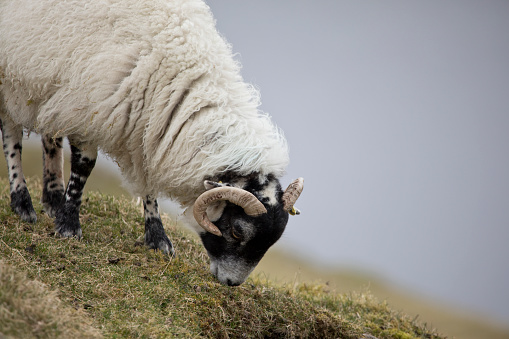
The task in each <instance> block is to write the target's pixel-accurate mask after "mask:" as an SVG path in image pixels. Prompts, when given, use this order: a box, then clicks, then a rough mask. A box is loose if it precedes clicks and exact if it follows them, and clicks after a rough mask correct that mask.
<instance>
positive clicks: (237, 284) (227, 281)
mask: <svg viewBox="0 0 509 339" xmlns="http://www.w3.org/2000/svg"><path fill="white" fill-rule="evenodd" d="M226 285H228V286H239V285H240V283H234V282H233V281H231V280H230V279H226Z"/></svg>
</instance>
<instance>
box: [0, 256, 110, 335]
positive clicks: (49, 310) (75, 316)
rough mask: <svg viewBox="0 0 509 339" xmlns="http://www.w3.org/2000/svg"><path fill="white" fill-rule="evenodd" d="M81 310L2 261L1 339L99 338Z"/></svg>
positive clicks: (0, 269) (0, 265)
mask: <svg viewBox="0 0 509 339" xmlns="http://www.w3.org/2000/svg"><path fill="white" fill-rule="evenodd" d="M87 318H88V316H87V315H86V314H84V312H82V311H81V310H75V309H74V308H72V307H70V306H69V305H66V304H65V303H62V301H61V300H60V299H59V298H58V296H57V293H56V292H55V291H50V290H49V289H48V287H47V286H46V285H45V284H43V283H41V282H39V281H37V280H29V279H27V278H26V276H25V275H24V274H23V273H20V272H18V271H17V270H16V269H14V268H13V267H11V266H9V265H7V264H6V263H4V262H0V324H1V325H0V338H3V337H13V338H55V337H58V336H60V337H64V338H76V337H80V338H99V337H101V335H100V332H99V331H98V330H97V329H95V328H93V327H91V326H90V320H89V319H87Z"/></svg>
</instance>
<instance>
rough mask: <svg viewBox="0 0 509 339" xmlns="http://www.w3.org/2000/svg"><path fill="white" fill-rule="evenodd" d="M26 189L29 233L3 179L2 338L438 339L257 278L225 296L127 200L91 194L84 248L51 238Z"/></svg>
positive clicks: (360, 297) (379, 308)
mask: <svg viewBox="0 0 509 339" xmlns="http://www.w3.org/2000/svg"><path fill="white" fill-rule="evenodd" d="M27 183H28V186H29V189H30V190H31V192H32V197H33V201H34V204H35V208H36V211H37V212H38V215H37V216H38V222H37V223H36V224H34V225H31V224H26V223H24V222H22V221H20V220H19V218H18V217H17V216H16V215H14V214H13V212H11V210H10V207H9V192H8V187H9V184H8V182H7V181H6V180H5V179H0V188H2V189H0V262H1V263H0V282H1V283H0V337H2V335H3V336H6V337H12V338H29V337H34V338H50V337H51V338H54V337H60V338H68V337H84V338H85V337H101V336H102V337H107V338H160V337H165V338H166V337H177V338H180V337H185V338H195V337H213V338H242V337H247V338H251V337H255V338H256V337H266V338H280V337H283V338H304V337H320V338H373V337H375V338H441V336H440V335H438V334H437V333H436V332H435V331H434V330H432V329H430V328H428V327H427V326H425V325H422V324H419V323H417V321H416V320H415V319H413V318H411V317H409V316H407V315H405V314H402V313H399V312H396V311H393V310H392V309H391V308H390V307H389V306H388V305H387V303H385V302H379V301H377V300H375V299H374V298H373V297H372V296H371V295H370V294H369V292H367V291H366V292H363V293H355V294H338V293H335V292H332V291H331V290H330V288H329V287H328V286H327V285H325V284H309V283H306V284H292V285H281V284H275V283H273V282H270V281H268V280H267V279H265V278H264V277H263V276H262V275H258V276H254V277H251V278H249V279H248V281H247V282H246V283H244V284H243V285H241V286H239V287H235V288H232V287H227V286H223V285H221V284H219V283H218V282H217V281H216V280H215V279H214V277H213V276H212V275H211V274H210V273H209V270H208V258H207V255H206V253H205V250H204V249H203V246H202V245H201V244H200V243H199V240H198V239H197V238H196V237H195V236H194V235H192V234H190V233H189V232H188V231H186V230H184V229H182V228H181V227H177V225H176V222H175V221H174V220H172V219H170V217H168V216H164V217H163V222H164V224H165V227H166V230H167V233H168V234H169V235H170V238H171V239H172V241H173V244H174V246H175V248H176V257H174V258H172V259H168V258H166V257H164V256H163V255H161V253H160V252H156V251H152V250H148V249H147V248H146V247H145V246H144V245H143V218H142V213H141V206H137V205H136V204H135V203H134V202H133V201H132V200H131V199H129V198H125V197H114V196H110V195H104V194H100V193H97V192H88V193H86V195H85V197H84V199H83V205H82V208H81V223H82V228H83V239H82V240H81V241H78V240H76V239H63V238H59V237H56V236H55V235H54V232H53V221H52V220H51V219H50V218H49V217H47V216H46V215H45V214H42V213H41V205H40V204H39V203H38V197H40V191H39V187H41V183H40V180H39V179H32V180H30V179H29V180H27Z"/></svg>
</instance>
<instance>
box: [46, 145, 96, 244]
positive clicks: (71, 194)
mask: <svg viewBox="0 0 509 339" xmlns="http://www.w3.org/2000/svg"><path fill="white" fill-rule="evenodd" d="M96 158H97V149H83V150H80V149H79V148H77V147H75V146H72V145H71V175H70V178H69V182H68V183H67V189H66V190H65V195H64V203H63V204H62V206H61V207H60V208H58V209H57V211H56V219H55V231H56V232H57V233H59V234H60V235H61V236H64V237H77V238H78V239H79V238H81V226H80V206H81V196H82V195H83V188H84V187H85V183H86V182H87V179H88V176H89V175H90V173H91V172H92V169H93V168H94V165H95V160H96Z"/></svg>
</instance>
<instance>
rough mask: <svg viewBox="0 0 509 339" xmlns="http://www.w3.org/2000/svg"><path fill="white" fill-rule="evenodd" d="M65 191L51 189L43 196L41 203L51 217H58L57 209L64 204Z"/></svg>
mask: <svg viewBox="0 0 509 339" xmlns="http://www.w3.org/2000/svg"><path fill="white" fill-rule="evenodd" d="M63 199H64V191H49V192H45V193H44V194H43V196H42V199H41V203H42V208H43V210H44V212H45V213H46V214H47V215H48V216H50V217H51V218H54V217H56V215H57V210H58V209H59V208H60V206H61V205H62V201H63Z"/></svg>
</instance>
